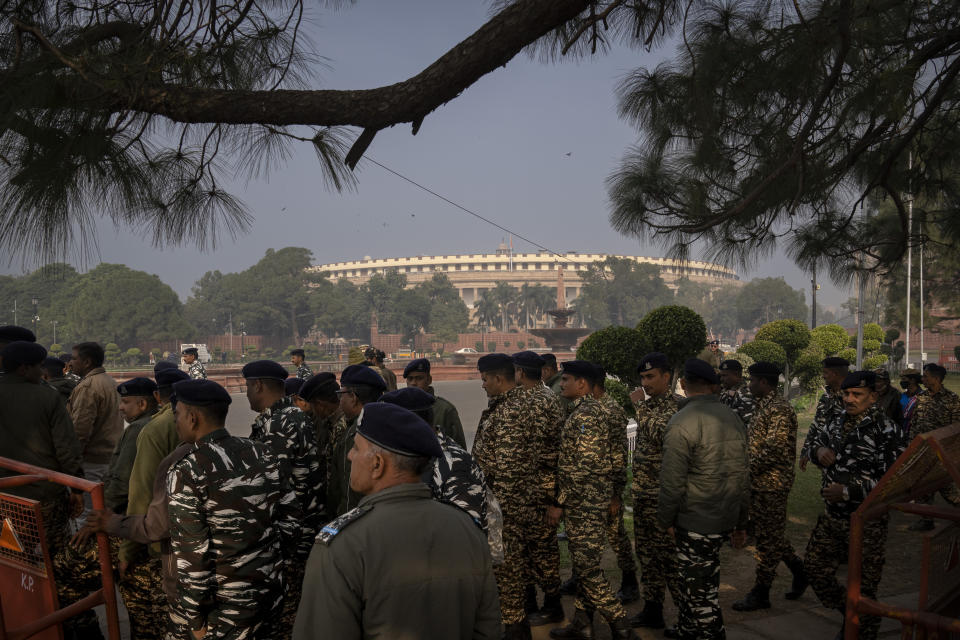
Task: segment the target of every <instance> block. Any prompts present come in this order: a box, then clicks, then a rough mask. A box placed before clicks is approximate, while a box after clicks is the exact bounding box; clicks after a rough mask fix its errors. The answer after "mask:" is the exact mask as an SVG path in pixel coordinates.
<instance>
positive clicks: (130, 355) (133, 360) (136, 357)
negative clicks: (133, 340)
mask: <svg viewBox="0 0 960 640" xmlns="http://www.w3.org/2000/svg"><path fill="white" fill-rule="evenodd" d="M142 354H143V352H142V351H141V350H140V349H138V348H137V347H130V348H129V349H127V351H126V353H125V354H124V355H125V356H126V357H127V363H128V364H129V365H130V366H134V365H137V364H139V363H140V360H141V357H140V356H141V355H142Z"/></svg>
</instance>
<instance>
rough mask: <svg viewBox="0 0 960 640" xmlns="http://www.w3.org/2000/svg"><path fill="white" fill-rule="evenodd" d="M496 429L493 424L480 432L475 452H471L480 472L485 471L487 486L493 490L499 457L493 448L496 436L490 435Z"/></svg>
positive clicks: (474, 443) (475, 444) (474, 448)
mask: <svg viewBox="0 0 960 640" xmlns="http://www.w3.org/2000/svg"><path fill="white" fill-rule="evenodd" d="M481 424H482V423H481ZM494 429H495V427H494V426H493V425H492V424H487V426H486V428H485V429H483V430H482V431H479V430H478V432H477V437H476V438H475V439H474V441H473V451H471V452H470V454H471V455H472V456H473V461H474V462H476V463H477V466H478V467H480V470H481V471H483V477H484V478H486V480H487V486H489V487H491V488H492V487H493V484H494V482H495V480H496V475H497V474H496V464H497V457H496V452H495V451H494V448H493V446H492V442H493V440H494V438H495V437H496V434H492V433H490V432H491V431H493V430H494Z"/></svg>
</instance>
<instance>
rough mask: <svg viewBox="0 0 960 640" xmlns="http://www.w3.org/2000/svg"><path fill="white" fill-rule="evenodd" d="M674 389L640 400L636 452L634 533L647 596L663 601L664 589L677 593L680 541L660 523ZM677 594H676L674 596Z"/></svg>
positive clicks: (676, 406)
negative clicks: (659, 506)
mask: <svg viewBox="0 0 960 640" xmlns="http://www.w3.org/2000/svg"><path fill="white" fill-rule="evenodd" d="M677 401H678V397H677V396H675V395H674V394H672V393H669V392H667V393H664V394H662V395H659V396H653V397H651V398H648V399H647V400H645V401H643V402H639V403H637V405H636V407H637V440H636V448H635V450H634V453H633V487H632V490H633V533H634V537H635V538H636V548H637V559H638V560H639V561H640V579H641V580H642V581H643V599H644V600H645V601H647V602H656V603H661V604H662V603H663V597H664V589H665V588H666V587H669V588H670V593H671V594H673V595H674V596H676V595H677V590H676V587H677V583H676V579H677V561H676V545H675V544H674V541H673V538H671V537H670V536H669V535H668V534H667V532H666V531H664V530H663V529H661V528H660V527H659V525H658V524H657V501H658V495H659V492H660V466H661V463H662V461H663V434H664V432H665V431H666V428H667V423H668V422H670V418H672V417H673V414H675V413H676V412H677V408H678V405H677ZM676 599H677V598H676V597H674V600H676Z"/></svg>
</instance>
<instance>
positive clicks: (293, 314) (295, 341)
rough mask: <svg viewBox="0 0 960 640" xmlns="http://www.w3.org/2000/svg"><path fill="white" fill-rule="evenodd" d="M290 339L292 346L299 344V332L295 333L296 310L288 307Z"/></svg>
mask: <svg viewBox="0 0 960 640" xmlns="http://www.w3.org/2000/svg"><path fill="white" fill-rule="evenodd" d="M290 337H291V338H293V343H292V344H293V346H295V347H296V346H297V345H299V344H300V332H299V331H297V308H296V307H294V306H292V305H291V306H290Z"/></svg>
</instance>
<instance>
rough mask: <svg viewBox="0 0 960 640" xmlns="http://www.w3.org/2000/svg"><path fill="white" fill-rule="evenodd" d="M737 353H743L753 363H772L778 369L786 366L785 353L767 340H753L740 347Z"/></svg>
mask: <svg viewBox="0 0 960 640" xmlns="http://www.w3.org/2000/svg"><path fill="white" fill-rule="evenodd" d="M737 352H738V353H745V354H747V355H748V356H750V357H751V358H753V360H754V361H755V362H772V363H773V364H775V365H777V366H778V367H780V368H783V367H784V366H785V365H786V364H787V353H786V351H784V350H783V347H781V346H780V345H779V344H777V343H776V342H770V341H769V340H753V341H752V342H747V343H744V344H743V345H741V347H740V348H739V349H737Z"/></svg>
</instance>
